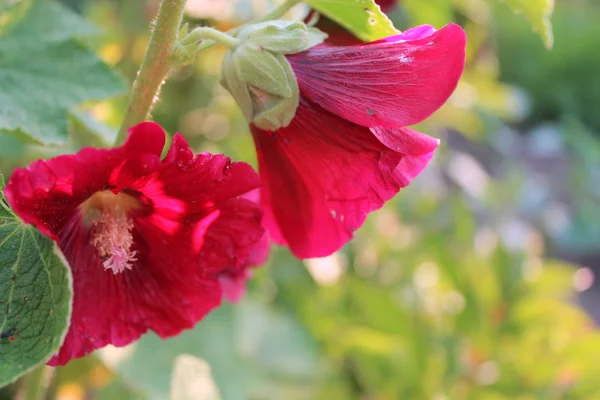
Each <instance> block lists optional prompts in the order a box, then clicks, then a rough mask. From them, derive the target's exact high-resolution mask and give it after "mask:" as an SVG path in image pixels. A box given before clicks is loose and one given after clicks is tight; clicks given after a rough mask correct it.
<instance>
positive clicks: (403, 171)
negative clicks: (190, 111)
mask: <svg viewBox="0 0 600 400" xmlns="http://www.w3.org/2000/svg"><path fill="white" fill-rule="evenodd" d="M251 130H252V134H253V137H254V140H255V143H256V147H257V153H258V159H259V169H260V175H261V179H262V181H263V185H264V186H263V189H264V191H263V193H262V196H261V202H262V204H263V209H264V211H265V217H264V218H265V225H266V226H267V229H268V231H269V235H270V236H271V237H272V238H273V240H275V241H276V242H278V243H281V244H287V245H289V247H290V249H291V250H292V252H293V253H294V254H295V255H296V256H298V257H301V258H309V257H321V256H326V255H328V254H331V253H332V252H334V251H336V250H337V249H339V248H340V247H341V246H342V245H343V244H344V243H346V242H347V241H348V240H350V239H351V238H352V235H353V231H354V230H355V229H357V228H359V227H360V226H361V225H362V224H363V222H364V220H365V218H366V216H367V214H368V213H369V212H370V211H373V210H376V209H378V208H380V207H381V206H382V205H383V203H384V202H385V201H386V200H388V199H390V198H391V197H392V196H394V195H395V194H396V193H397V192H398V190H399V189H400V188H401V187H403V186H406V185H407V184H408V183H409V182H410V181H411V180H412V179H413V178H414V177H415V176H416V175H417V174H418V173H419V172H420V171H421V170H422V169H423V168H424V167H425V165H427V163H428V162H429V160H430V159H431V156H432V150H433V148H435V147H434V146H430V145H429V143H431V142H435V139H433V140H431V139H427V138H426V137H425V136H424V135H422V136H423V139H422V140H421V141H419V140H417V138H418V136H419V135H418V133H417V132H414V131H408V133H409V135H412V139H406V140H405V143H400V144H399V145H397V146H395V147H394V146H392V145H390V146H386V145H384V144H382V143H381V142H379V140H377V138H376V137H375V136H374V135H373V133H371V132H370V131H369V129H368V128H364V127H362V126H359V125H355V124H352V123H349V122H347V121H344V120H343V119H341V118H339V117H337V116H335V115H333V114H331V113H328V112H327V111H325V110H322V109H321V108H319V107H318V106H316V105H311V104H310V103H308V102H307V101H305V100H301V102H300V107H299V108H298V111H297V114H296V117H295V118H294V120H293V121H292V123H291V124H290V125H289V126H288V127H287V128H282V129H279V130H277V131H276V132H267V131H263V130H260V129H258V128H256V127H254V126H252V127H251ZM396 134H398V135H399V134H400V132H396ZM381 136H383V134H382V135H381ZM411 140H413V141H414V142H416V143H417V144H416V145H414V146H411V145H409V143H410V141H411ZM428 146H429V147H431V148H432V150H430V151H428V152H427V151H426V150H427V149H428V148H429V147H428ZM393 148H398V149H401V150H402V152H397V151H395V150H394V149H393Z"/></svg>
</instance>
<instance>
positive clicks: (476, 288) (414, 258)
mask: <svg viewBox="0 0 600 400" xmlns="http://www.w3.org/2000/svg"><path fill="white" fill-rule="evenodd" d="M361 1H363V0H357V2H359V3H360V2H361ZM363 2H365V3H367V2H366V1H363ZM25 3H32V2H27V1H24V2H22V4H25ZM63 3H64V4H66V5H67V6H68V7H70V8H71V10H73V11H75V12H77V13H80V14H81V16H82V17H83V20H82V19H80V18H79V17H77V16H76V14H75V13H69V14H64V13H61V15H62V17H61V18H67V17H66V15H68V18H69V20H68V21H67V20H63V22H64V23H61V24H60V25H58V26H59V27H60V29H57V30H56V31H53V30H52V29H51V28H50V27H48V28H47V29H44V30H43V31H42V30H41V28H40V29H37V28H36V29H31V27H32V26H33V27H35V26H38V27H39V26H40V25H39V24H41V23H42V22H44V21H46V22H48V21H50V19H45V18H43V16H44V15H48V13H50V12H51V11H52V10H50V11H49V10H42V11H44V12H43V13H41V14H40V19H39V20H37V22H36V23H35V24H34V23H33V22H31V21H30V23H28V24H27V26H26V28H27V29H25V28H23V29H25V30H26V31H27V34H22V35H19V36H18V38H15V42H14V43H13V42H12V41H11V40H12V39H11V33H10V32H14V31H13V30H11V29H14V26H13V27H12V28H11V27H10V25H9V24H25V22H27V20H24V19H23V18H34V17H35V15H33V16H32V14H31V13H28V14H26V17H23V16H18V15H13V14H2V15H3V16H4V15H8V17H6V18H3V19H0V89H1V90H0V132H1V133H0V169H1V171H2V172H3V173H4V174H5V175H9V174H10V171H11V170H12V169H13V168H14V167H17V166H23V165H26V164H28V163H29V162H31V161H32V160H35V159H37V158H40V157H50V156H53V155H56V154H59V153H64V152H70V151H74V150H75V149H77V148H79V147H80V146H81V145H82V144H83V143H88V144H89V143H90V141H92V142H93V143H94V144H95V145H103V144H107V143H110V142H111V141H112V139H113V138H114V131H115V130H116V127H118V124H119V123H120V122H121V120H122V118H123V114H124V110H125V106H126V97H125V96H117V97H112V98H110V99H108V100H103V101H101V102H94V103H84V104H82V105H80V106H79V107H77V108H70V107H72V106H74V105H77V104H79V103H81V102H84V101H87V100H95V99H102V98H105V97H108V96H113V95H116V94H118V93H119V92H122V91H123V89H124V86H123V85H122V80H123V79H121V78H119V77H116V76H114V75H113V74H112V73H109V70H108V68H106V66H105V65H104V64H102V63H100V60H102V61H103V62H104V63H106V64H108V65H110V66H113V67H115V69H116V70H117V71H119V74H120V75H121V76H122V77H124V78H125V79H124V80H126V81H131V80H132V79H133V77H134V76H135V72H136V71H137V67H138V66H139V64H140V62H141V58H142V56H143V52H144V50H145V45H146V41H147V37H148V25H149V23H150V21H151V20H152V18H153V16H154V15H155V13H156V10H157V2H156V1H153V0H148V1H142V0H136V1H117V0H94V1H88V0H68V1H64V2H63ZM188 3H189V5H188V16H187V18H188V20H189V21H190V22H191V23H192V24H207V23H209V24H214V25H216V26H217V27H218V28H220V29H223V30H225V29H229V28H231V27H233V26H236V25H238V24H239V23H242V22H244V21H245V20H248V19H251V18H253V17H255V16H260V15H264V14H265V13H266V12H267V11H268V10H269V7H270V5H271V4H272V2H271V1H262V0H252V1H250V0H247V1H246V0H237V1H224V0H223V1H221V0H219V1H216V0H212V1H211V0H189V1H188ZM313 3H314V4H315V5H316V6H320V7H323V8H327V7H335V3H336V2H333V1H327V0H323V1H318V0H314V1H313ZM32 4H33V3H32ZM42 4H46V3H43V2H41V3H37V6H39V7H49V8H50V9H52V7H53V6H49V5H47V4H46V5H43V6H42ZM52 4H54V3H52ZM55 5H56V4H55ZM552 5H553V3H552V2H551V1H550V0H539V1H533V0H521V1H518V0H511V1H507V2H506V3H503V2H500V1H497V0H470V1H464V0H431V1H427V2H424V1H420V0H400V1H399V2H398V6H397V7H396V8H395V9H393V10H392V11H390V12H389V16H390V18H391V19H392V20H393V21H394V23H395V25H396V27H397V28H399V29H406V28H407V27H410V26H413V25H416V24H421V23H430V24H434V25H436V26H438V27H440V26H442V25H444V24H446V23H448V22H451V21H455V22H457V23H459V24H461V25H462V26H463V27H464V28H465V30H466V31H467V34H468V37H469V44H468V46H469V48H468V65H467V69H466V71H465V75H464V78H463V79H462V81H461V83H460V85H459V87H458V89H457V91H456V93H455V94H454V95H453V96H452V98H451V99H450V101H449V102H448V104H447V105H446V106H444V107H443V108H442V109H441V110H440V111H439V112H437V113H436V114H435V115H434V116H433V117H432V118H431V119H430V120H428V121H427V122H426V123H423V124H421V126H419V127H418V129H419V130H421V131H423V132H426V133H429V134H431V135H433V136H436V137H440V138H441V139H442V148H441V149H440V151H439V152H438V153H437V156H436V158H435V162H434V164H433V165H431V166H430V167H429V168H428V169H427V170H426V172H425V173H424V174H423V175H422V176H420V177H419V178H418V179H417V180H416V181H415V182H414V183H413V184H412V185H411V187H410V188H407V189H405V190H403V191H402V193H401V194H400V195H398V196H397V197H396V198H395V199H394V200H393V201H391V202H389V203H388V204H387V205H386V206H385V207H384V208H383V209H382V210H380V211H378V212H376V213H374V214H373V215H371V216H370V218H369V219H368V220H367V223H366V225H365V226H364V227H363V228H362V229H361V230H359V231H358V234H357V238H356V240H355V241H353V242H352V243H351V244H349V245H347V246H346V247H345V248H344V249H343V250H342V251H340V252H338V253H337V254H335V255H333V256H331V257H327V258H325V259H319V260H308V261H305V262H301V261H298V260H296V259H294V258H293V257H292V256H291V255H290V254H289V252H288V251H287V250H285V249H279V248H276V249H274V251H273V252H272V255H271V258H270V261H269V263H268V265H266V266H264V267H263V268H260V269H257V270H256V271H255V279H254V280H252V281H251V282H250V288H249V291H248V294H247V296H246V298H245V299H244V301H243V302H242V303H241V304H238V305H233V306H232V305H225V306H224V307H222V308H220V309H218V310H216V311H215V312H213V313H212V314H211V315H210V316H209V317H208V318H206V319H205V320H204V321H202V322H201V323H199V324H198V326H197V327H196V328H195V329H194V330H191V331H187V332H184V333H183V334H182V335H180V336H179V337H177V338H174V339H170V340H167V341H161V340H160V339H158V338H157V337H156V336H154V335H148V336H146V337H144V338H143V339H142V340H141V341H139V342H138V343H136V344H133V345H131V346H129V347H126V348H123V349H114V348H107V349H105V350H103V351H101V352H99V353H98V354H96V355H93V356H90V357H87V358H84V359H81V360H77V361H73V362H71V363H70V364H69V365H68V366H66V367H62V368H58V369H57V370H56V374H55V379H54V380H53V381H52V383H51V385H52V387H51V389H52V390H51V392H52V393H53V395H52V396H54V397H56V398H59V399H60V398H64V399H67V398H69V399H84V398H95V399H115V398H118V399H121V398H122V399H138V398H155V399H165V398H168V397H169V393H173V394H172V396H173V397H172V398H177V399H185V398H207V399H209V398H210V399H216V398H222V399H224V400H229V399H232V400H237V399H292V400H293V399H306V398H311V399H312V398H314V399H321V398H322V399H364V400H366V399H382V400H383V399H432V400H443V399H486V400H487V399H491V400H496V399H498V400H500V399H522V400H529V399H553V400H554V399H596V398H598V399H600V384H598V380H597V377H598V373H599V372H600V364H598V363H597V361H596V360H597V354H598V352H599V351H600V335H599V333H598V331H597V330H596V327H595V323H594V320H593V317H594V316H597V315H600V313H599V311H598V306H597V304H598V302H597V299H598V297H600V294H599V293H598V291H597V289H596V286H595V285H594V279H593V277H594V272H595V271H596V270H597V269H598V268H600V247H599V243H600V213H599V212H598V209H599V207H600V142H599V139H598V138H599V136H598V132H600V120H599V118H600V117H599V115H600V114H598V112H597V110H598V109H599V107H600V97H598V96H599V93H600V86H599V85H600V80H598V79H597V77H596V65H598V64H599V63H600V59H599V58H600V35H599V34H598V33H599V32H598V29H599V28H598V25H597V24H596V22H595V21H597V20H598V16H600V4H598V3H597V2H595V1H594V0H578V1H572V0H569V1H566V0H565V1H557V4H556V5H555V10H554V14H553V16H552V22H553V26H554V47H553V49H552V50H551V51H549V50H547V49H546V47H545V45H550V44H551V43H552V36H551V35H550V34H549V31H548V30H547V24H548V17H549V12H550V11H551V10H552ZM56 6H57V7H58V5H56ZM509 7H513V8H514V9H516V10H520V11H521V14H515V13H514V12H513V11H512V10H511V9H510V8H509ZM348 9H349V11H348V13H351V12H353V9H352V8H351V7H349V8H348ZM0 10H2V7H0ZM55 11H56V10H55ZM63 11H64V10H63ZM293 11H298V14H297V15H301V10H293ZM346 11H347V10H337V9H336V11H335V12H336V13H343V12H346ZM4 12H5V13H6V12H7V11H6V10H4ZM24 15H25V14H24ZM339 18H346V17H344V16H343V15H341V14H340V16H339ZM7 21H8V22H7ZM84 21H86V22H84ZM344 21H350V22H347V23H346V26H349V27H351V28H353V29H358V30H359V31H360V29H361V28H360V26H361V23H362V22H360V21H359V22H357V26H358V27H354V26H352V19H351V18H350V19H344ZM34 22H35V21H34ZM381 23H382V24H383V25H382V27H381V29H383V30H384V31H385V32H387V31H386V29H390V28H389V27H387V28H386V26H387V25H385V21H384V20H382V21H381ZM92 24H93V25H96V26H97V27H99V28H100V29H99V30H92V28H91V27H92ZM348 24H349V25H348ZM52 26H55V25H52ZM378 26H379V25H378ZM532 26H533V29H535V30H537V31H538V33H540V34H541V37H540V35H538V34H536V33H535V32H534V30H533V29H532ZM365 29H366V28H365ZM360 32H362V33H360V34H361V35H362V37H364V38H366V39H367V38H372V35H377V33H376V32H377V31H372V30H371V31H367V30H364V31H360ZM36 35H38V36H36ZM17 39H18V41H17ZM19 41H22V42H19ZM25 45H27V46H29V45H31V46H32V47H31V52H32V53H33V54H35V55H36V57H35V59H36V62H39V64H27V65H24V63H23V62H22V61H19V59H18V58H14V57H9V56H7V54H10V52H9V51H8V50H6V49H8V48H9V47H10V46H18V47H19V48H21V46H25ZM41 45H44V47H43V48H44V49H50V50H44V51H37V50H36V49H39V47H38V48H36V47H35V46H41ZM59 50H60V51H59ZM76 52H85V58H86V59H87V60H89V75H88V78H89V81H88V78H85V80H83V79H84V77H83V76H78V77H74V78H77V79H70V78H71V76H70V75H69V72H68V67H69V63H68V58H65V57H69V56H72V55H73V54H75V53H76ZM222 53H223V50H222V49H219V48H212V49H209V50H207V51H205V52H204V53H202V54H201V56H200V57H199V58H198V60H197V61H196V63H194V64H193V65H191V66H189V67H187V68H185V69H184V70H183V71H177V72H174V73H173V74H172V76H171V78H170V80H169V81H168V83H167V84H166V86H165V87H164V90H163V94H162V97H161V99H160V101H159V102H158V103H157V104H156V108H155V111H154V113H153V116H154V118H155V120H156V121H158V122H159V123H161V124H162V125H163V126H164V127H165V128H166V129H167V130H168V131H169V132H170V133H173V132H176V131H179V132H181V133H182V134H183V135H184V136H185V137H186V138H187V139H188V141H189V142H190V144H191V146H192V147H193V148H194V149H195V150H196V151H212V152H221V153H225V154H227V155H229V156H230V157H232V158H234V159H238V160H245V161H248V162H250V163H252V164H254V165H255V155H254V149H253V146H252V142H251V137H250V135H249V134H248V128H247V126H246V123H245V121H244V120H243V118H242V117H241V114H240V112H239V110H238V109H237V107H236V105H235V103H234V102H233V100H232V99H231V97H230V96H229V95H228V94H227V93H226V92H225V91H224V90H223V89H222V88H221V87H219V86H218V73H219V70H220V66H219V62H218V61H219V60H220V57H221V56H222ZM15 65H19V66H23V68H19V69H18V73H19V74H20V75H19V76H18V77H13V75H10V74H12V73H13V72H14V70H15V68H13V67H14V66H15ZM86 65H88V64H86ZM63 67H64V68H65V69H62V68H63ZM31 71H34V72H36V73H37V72H39V73H40V74H48V71H59V72H61V73H62V72H64V73H65V77H68V78H69V79H67V80H65V81H64V82H67V81H68V85H61V86H59V87H54V88H53V87H49V88H45V89H47V90H53V91H55V92H56V93H58V95H57V97H58V98H59V99H60V101H57V102H54V103H52V104H51V106H52V107H48V100H47V97H43V96H41V97H39V98H36V97H34V98H31V99H22V98H20V96H18V93H16V92H15V93H13V92H12V91H11V90H12V89H11V88H12V87H13V86H9V85H8V83H7V82H14V81H13V79H17V78H18V79H19V81H21V80H24V82H25V83H26V84H27V85H34V86H35V85H38V86H41V85H42V84H41V83H40V81H36V80H35V79H33V78H35V74H32V73H30V72H31ZM92 78H93V79H92ZM80 79H81V81H80ZM61 82H63V81H61ZM64 82H63V83H64ZM7 88H8V89H7ZM84 88H85V93H84ZM15 90H16V89H15ZM82 94H85V96H84V95H82ZM9 105H10V106H11V107H18V108H19V110H20V109H21V108H22V109H24V110H25V111H23V112H27V110H28V109H31V108H34V109H37V108H38V107H43V108H44V109H46V110H48V113H49V114H47V115H42V116H40V120H39V121H35V123H36V124H37V127H25V128H23V126H24V125H23V124H25V122H21V121H19V120H17V119H16V118H17V117H18V116H19V115H20V114H19V112H20V111H19V110H16V109H11V108H8V106H9ZM67 109H68V113H67ZM51 111H52V113H51ZM57 115H58V117H57ZM56 118H58V119H59V120H60V121H64V122H60V121H59V122H58V123H57V122H56ZM49 121H50V123H49ZM52 121H54V122H52ZM26 122H27V123H31V120H27V121H26ZM63 123H64V126H65V127H66V126H68V130H65V129H59V128H60V126H63V125H60V124H63ZM57 124H58V125H57ZM57 126H58V127H59V128H57ZM36 129H39V130H37V131H36ZM44 129H50V131H51V133H52V134H50V133H48V134H43V135H42V136H43V137H46V138H51V140H49V142H51V143H65V145H64V146H63V147H42V146H39V145H36V144H24V143H23V142H21V141H20V140H19V139H17V137H19V138H22V137H23V136H24V135H25V134H27V135H26V136H27V137H28V138H29V139H30V141H35V140H36V137H38V136H36V132H43V131H44ZM8 132H10V133H13V134H16V136H15V135H11V134H8ZM65 132H68V133H69V135H68V136H66V135H64V133H65ZM40 137H41V136H40ZM0 217H1V216H0ZM0 284H2V283H1V281H0ZM581 305H583V306H584V308H585V311H584V309H583V308H581ZM2 340H5V339H4V338H3V339H2ZM1 346H2V342H1V341H0V355H2V354H3V353H2V347H1ZM186 354H187V355H191V356H194V357H197V359H196V358H190V357H181V355H186ZM202 360H204V361H205V362H207V363H208V365H209V366H210V368H208V367H207V364H206V363H204V362H203V361H202ZM2 361H4V359H2ZM0 370H1V368H0ZM213 380H214V383H216V387H215V385H214V384H212V382H213ZM18 387H19V384H18V383H17V384H15V385H13V386H11V387H8V388H6V389H4V391H2V392H0V398H12V396H13V393H14V392H15V391H16V390H17V389H18ZM186 393H187V397H186ZM199 393H202V396H203V397H198V396H200V395H199ZM2 396H4V397H2ZM89 396H93V397H89Z"/></svg>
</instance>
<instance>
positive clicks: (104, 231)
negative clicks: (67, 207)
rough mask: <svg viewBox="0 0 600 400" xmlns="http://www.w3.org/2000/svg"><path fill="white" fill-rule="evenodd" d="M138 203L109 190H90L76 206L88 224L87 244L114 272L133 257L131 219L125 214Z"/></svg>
mask: <svg viewBox="0 0 600 400" xmlns="http://www.w3.org/2000/svg"><path fill="white" fill-rule="evenodd" d="M140 206H141V204H140V202H139V200H137V199H136V198H135V197H133V196H131V195H129V194H127V193H124V192H120V193H117V194H115V193H113V192H111V191H109V190H103V191H101V192H98V193H96V194H94V195H93V196H92V197H90V198H89V199H88V200H87V201H86V202H84V203H83V204H82V205H81V206H80V209H81V213H82V215H83V217H84V221H85V222H86V223H88V224H90V225H89V227H90V229H91V240H90V244H91V245H92V246H94V247H95V248H96V250H97V251H98V255H99V256H100V258H101V259H102V260H103V262H102V265H103V267H104V269H105V270H112V272H113V273H114V274H115V275H116V274H119V273H121V272H123V271H125V270H127V269H131V268H132V266H133V263H134V262H135V261H137V257H136V254H137V251H135V250H132V246H133V236H132V235H131V230H132V229H133V222H132V220H131V219H130V218H129V217H128V215H129V213H130V212H132V211H133V210H135V209H138V208H139V207H140Z"/></svg>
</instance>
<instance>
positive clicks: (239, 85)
mask: <svg viewBox="0 0 600 400" xmlns="http://www.w3.org/2000/svg"><path fill="white" fill-rule="evenodd" d="M237 38H238V40H239V45H238V46H237V47H235V48H234V49H231V50H229V51H228V52H227V54H226V55H225V58H224V60H223V67H222V68H223V69H222V84H223V86H224V87H225V88H226V89H227V90H228V91H229V92H230V93H231V95H232V96H233V97H234V98H235V100H236V102H237V103H238V105H239V107H240V108H241V110H242V113H243V114H244V117H245V118H246V120H248V122H251V123H252V124H254V125H256V126H257V127H259V128H261V129H265V130H276V129H279V128H281V127H285V126H287V125H289V124H290V122H291V121H292V119H293V118H294V115H295V113H296V109H297V108H298V103H299V99H300V94H299V89H298V82H297V80H296V76H295V75H294V71H293V70H292V67H291V65H290V63H289V62H288V60H287V59H286V58H285V55H286V54H294V53H299V52H301V51H304V50H307V49H309V48H311V47H313V46H316V45H318V44H320V43H322V42H323V41H324V40H325V39H326V38H327V35H326V34H324V33H323V32H321V31H319V30H318V29H315V28H308V27H307V26H306V25H305V24H304V23H302V22H297V21H268V22H263V23H258V24H252V25H249V26H247V27H245V28H244V29H243V30H242V31H241V32H240V33H239V35H238V36H237Z"/></svg>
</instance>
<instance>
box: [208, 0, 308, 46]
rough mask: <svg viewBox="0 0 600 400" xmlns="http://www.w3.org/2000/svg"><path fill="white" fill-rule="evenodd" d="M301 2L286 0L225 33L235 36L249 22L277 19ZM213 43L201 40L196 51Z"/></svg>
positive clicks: (213, 43)
mask: <svg viewBox="0 0 600 400" xmlns="http://www.w3.org/2000/svg"><path fill="white" fill-rule="evenodd" d="M301 2H302V0H287V1H286V2H285V3H283V4H282V5H280V6H279V7H277V8H276V9H274V10H273V11H271V12H270V13H268V14H267V15H265V16H264V17H261V18H258V19H255V20H254V21H251V22H249V23H246V24H243V25H240V26H238V27H237V28H234V29H231V30H229V31H227V34H229V35H231V36H235V35H237V34H238V33H240V31H241V30H242V29H243V28H244V27H246V26H247V25H249V24H255V23H257V22H265V21H271V20H273V19H279V18H281V17H283V16H284V15H285V13H286V12H288V11H289V10H290V9H291V8H292V7H294V6H295V5H296V4H298V3H301ZM215 44H217V43H216V42H213V41H212V40H205V41H204V42H202V43H201V44H200V46H198V48H197V50H196V51H201V50H204V49H207V48H209V47H212V46H214V45H215Z"/></svg>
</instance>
